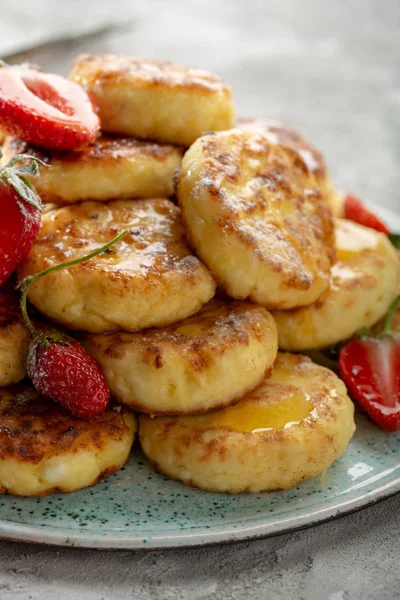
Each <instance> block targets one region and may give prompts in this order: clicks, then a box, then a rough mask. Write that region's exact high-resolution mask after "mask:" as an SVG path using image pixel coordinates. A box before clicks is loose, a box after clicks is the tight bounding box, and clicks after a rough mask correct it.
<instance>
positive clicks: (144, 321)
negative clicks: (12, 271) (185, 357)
mask: <svg viewBox="0 0 400 600" xmlns="http://www.w3.org/2000/svg"><path fill="white" fill-rule="evenodd" d="M123 230H127V231H128V233H127V235H126V236H125V237H124V238H123V240H121V241H120V242H118V243H117V244H115V245H114V246H113V247H111V248H110V249H109V250H107V251H106V252H105V253H103V254H101V255H100V256H97V257H96V258H94V259H92V260H90V261H87V262H84V263H83V264H80V265H76V266H74V267H71V268H69V269H65V270H61V271H57V272H55V273H52V274H49V275H46V276H45V277H43V278H41V279H39V280H38V281H36V282H35V283H33V284H32V285H31V286H30V287H29V291H28V296H29V299H30V300H31V302H32V303H33V304H34V305H35V306H36V307H37V308H38V309H39V310H40V311H41V312H42V313H44V314H45V315H47V316H49V317H50V318H51V319H53V320H54V321H57V322H59V323H61V324H63V325H65V326H67V327H69V328H70V329H83V330H84V331H89V332H94V333H103V332H105V331H110V330H118V329H124V330H127V331H137V330H138V329H143V328H145V327H152V326H161V325H166V324H169V323H174V322H176V321H179V320H181V319H184V318H186V317H187V316H189V315H191V314H193V313H195V312H197V311H198V310H199V309H200V308H201V307H202V305H203V304H205V303H206V302H207V301H208V300H210V298H212V296H213V295H214V291H215V283H214V280H213V278H212V277H211V275H210V273H209V272H208V270H207V269H206V267H205V266H204V265H203V264H202V263H201V262H200V261H199V260H198V259H197V258H196V257H195V256H193V254H192V253H191V251H190V249H189V247H188V245H187V242H186V238H185V230H184V227H183V223H182V219H181V214H180V210H179V208H178V207H176V206H175V205H174V204H173V203H172V202H171V201H170V200H165V199H162V198H155V199H149V200H137V201H136V202H132V201H131V200H117V201H114V202H109V203H107V204H103V203H99V202H84V203H82V204H74V205H71V206H69V207H64V208H59V209H57V210H53V211H50V212H48V213H46V214H45V215H43V217H42V225H41V229H40V231H39V234H38V236H37V238H36V241H35V244H34V245H33V248H32V250H31V251H30V253H29V254H28V256H27V257H26V258H25V259H24V261H23V262H22V264H21V266H20V267H19V271H18V273H19V277H20V278H24V277H26V276H27V275H32V274H33V273H37V272H39V271H42V270H44V269H46V268H48V267H51V266H53V265H57V264H59V263H63V262H67V261H71V260H73V259H76V258H78V257H82V256H85V255H87V254H89V253H90V252H92V251H93V250H94V249H95V248H99V247H101V246H102V245H104V244H105V243H107V242H109V241H110V240H111V239H113V238H114V237H115V236H116V235H117V234H118V233H120V232H121V231H123Z"/></svg>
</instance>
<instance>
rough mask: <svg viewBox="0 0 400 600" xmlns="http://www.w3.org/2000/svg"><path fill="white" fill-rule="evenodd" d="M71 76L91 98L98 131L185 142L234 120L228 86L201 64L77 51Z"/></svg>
mask: <svg viewBox="0 0 400 600" xmlns="http://www.w3.org/2000/svg"><path fill="white" fill-rule="evenodd" d="M70 79H72V80H73V81H75V82H76V83H79V84H80V85H82V86H83V87H84V88H86V89H87V90H88V91H89V93H90V94H91V96H92V97H93V99H94V101H95V102H96V105H97V106H98V108H99V114H100V119H101V127H102V129H103V131H108V132H112V133H118V134H123V135H132V136H134V137H137V138H141V139H150V140H159V141H162V142H169V143H172V144H178V145H182V146H190V144H191V143H192V142H194V140H195V139H196V138H198V137H199V135H201V134H202V133H204V132H205V131H219V130H222V129H227V128H229V127H233V126H234V124H235V121H236V117H235V108H234V105H233V101H232V91H231V87H230V86H229V85H227V84H226V83H224V82H223V81H222V80H221V79H220V77H218V76H217V75H213V74H212V73H208V72H207V71H204V70H202V69H193V68H190V67H182V66H180V65H176V64H174V63H172V62H169V61H166V60H144V59H142V58H135V57H131V56H115V55H111V54H104V55H99V56H93V55H89V54H82V55H81V56H78V58H77V59H76V60H75V63H74V65H73V68H72V72H71V74H70Z"/></svg>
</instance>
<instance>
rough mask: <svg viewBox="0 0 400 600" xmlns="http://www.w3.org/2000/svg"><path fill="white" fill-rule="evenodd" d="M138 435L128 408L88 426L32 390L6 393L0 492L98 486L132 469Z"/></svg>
mask: <svg viewBox="0 0 400 600" xmlns="http://www.w3.org/2000/svg"><path fill="white" fill-rule="evenodd" d="M135 432H136V420H135V417H134V416H133V414H132V413H131V412H130V411H129V410H128V409H125V408H121V407H115V408H107V410H106V411H105V412H104V413H103V414H101V415H99V416H97V417H95V418H93V419H91V420H90V421H83V420H82V419H78V417H74V416H73V415H72V414H71V413H70V412H69V411H68V410H66V409H65V408H63V407H62V406H60V405H59V404H56V403H55V402H53V401H52V400H50V399H49V398H45V397H44V396H41V395H40V394H39V392H37V391H36V390H35V389H34V388H33V387H31V386H30V385H22V384H20V385H18V386H12V387H9V388H3V389H0V492H1V493H8V494H16V495H18V496H42V495H45V494H51V493H55V492H57V493H58V492H75V491H76V490H79V489H81V488H84V487H88V486H91V485H94V484H95V483H97V481H98V480H99V479H100V478H101V477H106V476H108V475H110V474H111V473H114V472H115V471H117V470H118V469H120V468H121V467H122V466H123V465H124V464H125V463H126V461H127V460H128V457H129V453H130V450H131V447H132V444H133V440H134V435H135Z"/></svg>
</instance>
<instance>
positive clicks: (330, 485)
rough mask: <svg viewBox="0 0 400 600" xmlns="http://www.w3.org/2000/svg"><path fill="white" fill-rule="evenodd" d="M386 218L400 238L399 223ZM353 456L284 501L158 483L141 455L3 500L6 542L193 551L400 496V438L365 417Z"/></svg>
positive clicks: (282, 496) (284, 495)
mask: <svg viewBox="0 0 400 600" xmlns="http://www.w3.org/2000/svg"><path fill="white" fill-rule="evenodd" d="M379 212H380V213H381V214H382V216H383V217H385V218H386V219H387V221H388V222H390V223H392V224H394V227H396V226H397V229H398V230H400V218H399V217H398V216H396V215H395V214H393V213H392V212H391V211H387V210H382V209H380V210H379ZM356 422H357V431H356V434H355V436H354V438H353V439H352V440H351V442H350V446H349V449H348V451H347V452H346V453H345V454H344V455H343V456H342V457H341V458H340V459H339V460H337V461H336V462H335V463H334V464H333V465H332V467H330V469H329V470H328V472H327V475H326V477H325V479H324V480H321V478H320V477H318V478H314V479H310V480H308V481H305V482H304V483H302V484H301V485H299V486H297V487H295V488H293V489H292V490H289V491H286V492H276V493H260V494H254V495H252V494H241V495H238V496H229V495H226V494H212V493H209V492H203V491H200V490H197V489H194V488H193V489H192V488H189V487H186V486H184V485H183V484H181V483H179V482H176V481H170V480H168V479H166V478H165V477H162V476H161V475H158V474H156V473H155V472H154V471H153V469H152V468H151V466H150V465H149V464H148V462H147V460H146V459H145V458H144V457H143V455H142V454H141V452H140V450H139V447H138V446H135V448H134V452H133V455H132V459H131V461H130V463H129V464H128V465H127V466H126V467H124V468H123V469H122V470H121V471H120V472H119V473H116V474H115V475H112V476H111V477H110V478H109V479H107V480H106V481H104V482H102V483H100V484H99V485H97V486H96V487H94V488H91V489H87V490H83V491H81V492H77V493H75V494H70V495H54V496H49V497H45V498H37V499H36V498H34V499H29V498H14V497H11V496H3V497H2V498H1V500H0V537H3V538H8V539H13V540H23V541H32V542H43V543H49V544H59V545H65V546H83V547H91V548H126V549H129V548H159V547H163V548H165V547H171V548H175V547H179V546H195V545H200V544H207V543H220V542H228V541H235V540H244V539H249V538H250V539H251V538H254V537H260V536H268V535H276V534H279V533H284V532H288V531H291V530H294V529H298V528H301V527H308V526H311V525H315V524H317V523H320V522H321V521H325V520H327V519H330V518H334V517H337V516H340V515H344V514H346V513H349V512H352V511H354V510H357V509H360V508H362V507H365V506H367V505H369V504H372V503H374V502H378V501H379V500H381V499H383V498H385V497H387V496H390V495H392V494H394V493H396V492H399V491H400V461H399V456H400V434H399V433H397V434H396V433H392V434H388V433H385V432H383V431H381V430H379V429H378V427H376V426H375V425H373V424H372V423H370V422H369V421H368V420H367V418H366V417H364V416H363V415H361V414H357V415H356Z"/></svg>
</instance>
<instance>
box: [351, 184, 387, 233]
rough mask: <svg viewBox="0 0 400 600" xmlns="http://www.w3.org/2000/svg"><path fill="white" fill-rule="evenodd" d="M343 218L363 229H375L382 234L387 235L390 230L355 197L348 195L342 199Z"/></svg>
mask: <svg viewBox="0 0 400 600" xmlns="http://www.w3.org/2000/svg"><path fill="white" fill-rule="evenodd" d="M343 211H344V215H343V216H344V218H345V219H349V220H350V221H355V222H356V223H359V224H360V225H364V227H370V228H371V229H376V231H380V232H382V233H386V235H387V234H389V233H390V230H389V229H388V228H387V227H386V225H385V223H383V222H382V221H381V220H380V219H379V218H378V217H377V216H376V215H375V214H374V213H373V212H371V211H370V210H368V208H367V207H366V206H365V205H364V204H363V203H362V202H361V200H360V199H359V198H357V197H356V196H352V195H351V194H348V195H347V196H346V198H345V199H344V208H343Z"/></svg>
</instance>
